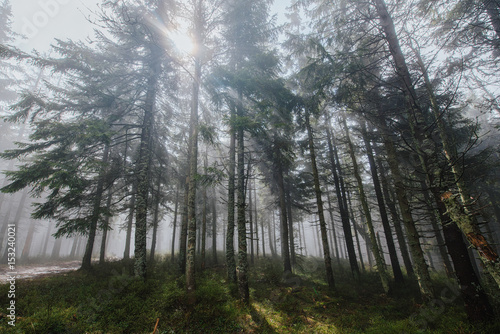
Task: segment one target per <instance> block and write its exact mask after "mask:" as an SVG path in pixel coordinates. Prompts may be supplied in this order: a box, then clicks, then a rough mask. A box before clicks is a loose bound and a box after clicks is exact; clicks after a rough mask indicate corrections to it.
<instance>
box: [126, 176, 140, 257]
mask: <svg viewBox="0 0 500 334" xmlns="http://www.w3.org/2000/svg"><path fill="white" fill-rule="evenodd" d="M136 191H137V189H136V187H135V183H134V185H132V196H131V197H130V202H129V211H128V217H127V235H126V236H125V250H124V251H123V259H124V260H129V259H130V244H131V242H132V227H133V226H134V213H135V193H136Z"/></svg>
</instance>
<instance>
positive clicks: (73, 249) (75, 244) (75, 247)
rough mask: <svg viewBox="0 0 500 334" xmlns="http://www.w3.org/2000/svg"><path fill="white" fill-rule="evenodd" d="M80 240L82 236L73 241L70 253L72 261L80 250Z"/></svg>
mask: <svg viewBox="0 0 500 334" xmlns="http://www.w3.org/2000/svg"><path fill="white" fill-rule="evenodd" d="M80 240H81V237H80V236H77V237H76V238H74V239H73V245H72V246H71V252H70V253H69V258H70V259H74V258H75V257H76V251H77V250H78V246H80Z"/></svg>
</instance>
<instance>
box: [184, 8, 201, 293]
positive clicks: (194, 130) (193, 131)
mask: <svg viewBox="0 0 500 334" xmlns="http://www.w3.org/2000/svg"><path fill="white" fill-rule="evenodd" d="M199 19H201V17H197V18H196V19H195V21H196V22H195V25H196V27H197V28H195V32H196V34H197V37H196V38H195V39H196V41H197V42H198V43H199V42H200V41H201V36H200V35H199V34H200V33H201V32H200V30H199V29H201V26H199V24H201V22H199ZM194 67H195V71H194V80H193V88H192V89H193V91H192V97H191V98H192V100H191V119H190V135H189V146H190V149H189V152H190V155H189V176H188V194H187V196H188V200H187V203H188V205H187V222H188V227H187V254H186V289H187V292H188V294H189V295H190V300H191V301H192V302H193V303H194V291H195V290H196V281H195V252H196V176H197V174H198V105H199V92H200V80H201V67H202V66H201V60H200V58H199V55H196V56H195V64H194Z"/></svg>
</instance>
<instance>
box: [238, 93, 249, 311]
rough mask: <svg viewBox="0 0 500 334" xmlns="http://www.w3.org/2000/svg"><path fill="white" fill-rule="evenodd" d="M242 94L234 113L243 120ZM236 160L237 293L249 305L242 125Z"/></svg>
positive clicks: (240, 126)
mask: <svg viewBox="0 0 500 334" xmlns="http://www.w3.org/2000/svg"><path fill="white" fill-rule="evenodd" d="M242 99H243V93H242V90H241V89H240V88H239V89H238V106H237V110H236V113H237V115H238V117H239V118H243V116H244V115H243V105H242ZM236 130H237V139H238V148H237V159H238V167H237V171H238V173H237V174H238V182H237V185H236V188H237V191H236V193H237V204H236V210H237V223H238V269H237V276H238V291H239V293H240V298H241V300H242V302H243V303H244V304H249V303H250V292H249V289H248V260H247V228H246V215H245V213H246V203H245V135H244V128H243V125H241V124H240V125H239V126H238V127H237V129H236Z"/></svg>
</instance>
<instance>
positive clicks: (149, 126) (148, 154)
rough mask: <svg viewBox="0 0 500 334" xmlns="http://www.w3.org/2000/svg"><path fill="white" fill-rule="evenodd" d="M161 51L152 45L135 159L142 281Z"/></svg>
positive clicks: (138, 270) (138, 261) (137, 264)
mask: <svg viewBox="0 0 500 334" xmlns="http://www.w3.org/2000/svg"><path fill="white" fill-rule="evenodd" d="M160 54H161V50H159V48H157V47H156V46H151V50H150V59H149V62H150V63H149V66H150V67H149V69H150V75H149V77H148V80H147V91H146V97H145V100H144V106H143V110H144V115H143V121H142V126H141V140H140V144H139V154H138V159H137V165H136V166H137V167H136V177H137V193H136V198H135V240H134V257H135V259H134V275H135V276H136V277H140V278H142V279H145V278H146V268H147V267H146V261H147V258H146V257H147V252H146V244H147V216H148V196H149V192H150V170H151V159H152V154H153V153H152V148H153V144H152V143H153V141H152V140H153V124H154V113H155V100H156V89H157V87H156V86H157V83H158V75H159V73H160V71H161V66H160Z"/></svg>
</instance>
